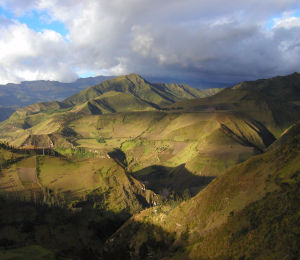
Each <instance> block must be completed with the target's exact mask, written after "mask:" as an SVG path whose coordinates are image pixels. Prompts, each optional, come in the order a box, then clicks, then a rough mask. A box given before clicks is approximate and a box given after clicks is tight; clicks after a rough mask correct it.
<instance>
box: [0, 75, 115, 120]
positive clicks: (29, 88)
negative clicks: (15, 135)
mask: <svg viewBox="0 0 300 260" xmlns="http://www.w3.org/2000/svg"><path fill="white" fill-rule="evenodd" d="M110 78H112V77H109V76H97V77H90V78H79V79H77V80H76V81H74V82H72V83H62V82H58V81H46V80H37V81H23V82H21V83H20V84H13V83H9V84H6V85H0V104H1V105H0V121H3V120H5V119H7V118H8V117H9V116H10V115H11V114H12V113H13V112H14V111H15V110H16V109H18V108H20V107H24V106H28V105H30V104H33V103H37V102H46V101H52V100H62V99H64V98H66V97H68V96H70V95H72V94H74V93H76V92H78V91H80V90H82V89H85V88H87V87H89V86H92V85H96V84H99V83H100V82H102V81H104V80H106V79H110Z"/></svg>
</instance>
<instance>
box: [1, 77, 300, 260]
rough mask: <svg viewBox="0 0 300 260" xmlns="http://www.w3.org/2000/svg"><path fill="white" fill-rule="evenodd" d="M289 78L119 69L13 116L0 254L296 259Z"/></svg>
mask: <svg viewBox="0 0 300 260" xmlns="http://www.w3.org/2000/svg"><path fill="white" fill-rule="evenodd" d="M299 82H300V77H299V74H292V75H289V76H286V77H277V78H273V79H267V80H258V81H254V82H243V83H241V84H239V85H237V86H234V87H232V88H227V89H224V90H221V91H219V90H215V89H212V90H196V89H193V88H191V87H188V86H186V85H184V84H183V85H179V84H163V83H157V84H153V83H150V82H147V81H146V80H144V79H143V78H141V77H140V76H138V75H136V74H131V75H127V76H120V77H117V78H114V79H111V80H107V81H104V82H103V83H101V84H98V85H95V86H93V87H90V88H87V89H86V90H83V91H81V92H79V93H77V94H75V95H73V96H71V97H70V98H67V99H66V100H64V101H61V102H60V101H52V102H45V103H36V104H33V105H30V106H27V107H25V108H22V109H19V110H17V111H16V112H15V113H14V114H13V115H12V116H11V117H10V118H9V119H7V120H6V121H4V122H2V123H1V124H0V141H1V142H2V143H0V166H1V168H0V201H1V203H0V215H1V217H0V258H1V257H4V256H5V257H6V258H7V259H11V258H13V257H15V258H18V257H19V256H20V255H24V256H28V254H29V252H30V251H31V252H35V254H36V256H37V257H40V258H41V259H43V258H45V259H68V258H72V259H73V258H74V259H232V258H233V259H266V258H267V257H268V256H270V259H284V258H286V259H297V256H298V255H299V251H298V247H297V245H298V244H299V230H298V228H297V223H298V222H299V217H298V215H299V214H298V211H299V209H298V208H299V207H298V206H297V205H298V204H297V201H299V194H298V193H299V192H298V190H299V183H298V181H299V176H298V175H299V174H298V173H299V170H300V169H299V163H298V162H299V159H300V146H299V142H300V140H299V136H300V132H299V129H300V123H299V122H298V123H296V121H297V120H298V119H299V109H298V108H299V104H300V103H299V101H300V100H298V99H299ZM200 97H201V98H200ZM125 222H126V223H125ZM123 224H124V225H123ZM4 259H5V258H4ZM25 259H26V258H25Z"/></svg>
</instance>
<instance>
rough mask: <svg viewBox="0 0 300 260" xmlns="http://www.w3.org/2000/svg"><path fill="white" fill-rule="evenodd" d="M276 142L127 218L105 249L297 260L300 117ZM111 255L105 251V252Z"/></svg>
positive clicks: (160, 255) (165, 255) (193, 256)
mask: <svg viewBox="0 0 300 260" xmlns="http://www.w3.org/2000/svg"><path fill="white" fill-rule="evenodd" d="M297 129H298V130H297V131H295V128H293V129H291V130H290V131H288V132H287V133H286V135H285V136H284V137H282V139H284V140H283V141H282V143H281V144H280V145H279V146H278V147H277V148H274V149H273V150H270V151H268V152H266V153H265V154H262V155H258V156H255V157H252V158H250V159H249V160H247V161H246V162H244V163H242V164H239V165H237V166H235V167H233V168H232V169H231V170H229V171H227V172H226V173H225V174H223V175H222V176H220V177H218V178H217V179H215V180H214V181H213V182H211V183H210V184H209V185H208V186H207V187H206V188H205V189H204V190H202V191H201V192H200V193H199V194H197V196H195V197H194V198H192V199H190V200H188V201H186V202H183V203H182V204H180V205H179V206H177V207H175V208H172V207H170V206H160V207H155V208H152V209H148V210H145V211H143V212H142V213H140V214H138V215H136V216H134V217H133V218H132V219H131V220H129V221H128V222H127V223H126V224H125V225H124V226H123V227H122V228H121V229H120V230H119V231H118V232H117V233H116V234H115V235H114V236H113V237H112V238H111V239H110V240H109V242H108V244H107V246H108V252H110V253H111V254H112V255H114V256H118V255H119V254H120V253H121V252H122V251H123V252H126V253H124V255H127V256H128V257H129V256H130V257H133V258H134V257H137V258H138V259H142V258H143V256H144V255H148V254H151V255H152V256H153V257H154V258H163V259H231V258H234V259H241V258H242V259H254V258H255V259H283V258H286V259H296V258H298V257H299V247H298V245H299V228H298V224H297V223H299V214H298V212H299V203H298V202H299V199H300V197H299V196H300V194H299V181H300V178H299V176H300V175H299V174H300V165H299V161H300V132H299V123H298V125H297ZM111 254H108V255H110V256H111Z"/></svg>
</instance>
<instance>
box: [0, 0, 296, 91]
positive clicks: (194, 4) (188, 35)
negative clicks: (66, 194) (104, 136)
mask: <svg viewBox="0 0 300 260" xmlns="http://www.w3.org/2000/svg"><path fill="white" fill-rule="evenodd" d="M0 6H1V7H2V10H5V11H7V12H10V13H12V15H11V17H8V15H6V14H2V15H0V83H2V84H3V83H7V82H18V81H22V80H35V79H49V80H60V81H65V82H67V81H72V80H74V79H75V78H76V77H77V76H78V75H80V74H81V73H85V72H93V73H95V74H106V75H112V74H113V75H119V74H126V73H130V72H136V73H140V74H142V75H144V76H151V77H156V78H162V79H163V78H165V77H168V78H170V79H174V80H178V81H183V82H190V83H192V84H193V85H199V86H200V85H205V84H213V85H218V84H232V83H234V82H238V81H241V80H246V79H247V80H248V79H249V80H250V79H257V78H263V77H271V76H275V75H283V74H288V73H291V72H294V71H299V68H300V18H299V10H300V3H299V1H298V0H265V1H261V0H260V1H258V0H246V1H237V0H230V1H226V2H225V1H221V0H210V1H207V0H204V1H199V0H187V1H182V0H166V1H158V0H128V1H122V0H111V1H105V0H85V1H72V0H60V1H58V0H27V1H26V0H13V1H12V0H10V1H8V0H0ZM33 11H35V12H40V13H41V14H44V13H45V12H46V13H47V17H48V19H50V21H49V23H51V21H59V22H61V23H63V24H64V26H65V27H66V28H67V30H68V34H67V35H66V36H63V35H61V34H59V33H58V32H57V31H54V30H50V29H47V26H46V25H45V29H43V30H41V31H36V30H34V29H33V28H30V26H28V25H27V24H26V23H22V22H21V20H20V19H19V18H20V17H22V16H24V15H30V13H31V12H33Z"/></svg>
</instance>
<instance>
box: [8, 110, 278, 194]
mask: <svg viewBox="0 0 300 260" xmlns="http://www.w3.org/2000/svg"><path fill="white" fill-rule="evenodd" d="M32 116H33V115H32ZM45 116H49V115H45ZM3 125H4V124H3ZM6 126H7V127H8V124H7V125H6ZM47 131H49V132H47ZM8 133H9V134H10V136H9V138H10V140H12V143H14V144H19V145H23V146H25V147H27V146H29V147H32V146H37V147H52V148H55V149H56V150H58V151H59V152H61V153H63V154H66V155H67V154H70V153H72V149H79V148H80V149H84V150H85V151H88V152H91V153H94V154H101V155H102V156H106V155H107V154H108V153H109V152H111V151H113V150H114V149H115V148H118V149H120V150H121V151H122V152H123V153H124V155H125V157H126V169H127V171H129V172H132V173H133V174H134V176H135V177H136V178H138V179H139V180H141V181H143V182H145V183H150V184H149V188H150V189H153V190H154V191H155V192H159V193H161V192H162V190H164V189H167V190H168V191H167V193H170V192H171V190H177V191H178V192H180V193H182V192H183V191H184V190H185V189H186V188H188V189H191V187H190V185H191V184H192V185H193V186H195V187H194V188H193V190H194V191H193V194H195V192H197V191H198V190H199V187H203V186H204V185H206V184H207V179H205V178H202V179H199V181H196V182H194V181H191V180H194V179H193V175H196V176H207V177H210V178H211V177H215V176H218V175H220V174H222V173H223V172H224V170H226V169H228V168H230V167H231V166H233V165H235V164H236V163H238V162H241V161H244V160H246V159H247V158H249V157H250V156H251V155H253V154H256V153H258V152H261V151H263V150H264V149H265V148H266V147H268V146H269V145H270V144H271V143H272V142H273V141H274V140H275V139H274V137H273V136H272V134H270V132H269V131H268V130H267V129H266V128H265V127H264V126H263V125H262V124H260V123H258V122H256V121H253V120H250V119H248V118H246V117H241V116H240V115H239V114H235V113H229V112H226V113H224V112H199V113H198V112H197V113H182V112H162V111H148V112H145V111H143V112H127V113H125V112H122V113H112V114H103V115H83V114H82V115H78V114H74V113H72V112H69V113H68V112H67V113H65V114H63V115H60V114H57V113H56V114H55V113H54V114H52V116H51V117H50V118H49V119H48V120H45V121H41V122H40V123H37V124H36V125H34V126H33V127H31V128H28V129H20V128H12V127H11V131H9V132H8ZM7 136H8V135H7ZM70 149H71V150H70ZM157 166H159V167H157ZM160 166H162V168H161V167H160ZM210 178H208V180H209V179H210ZM182 180H189V181H186V182H185V181H184V183H185V184H182V185H180V183H182ZM153 182H155V183H156V184H153ZM170 182H172V185H170Z"/></svg>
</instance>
